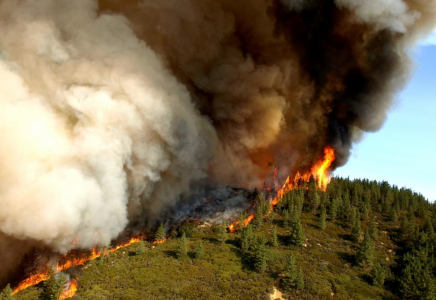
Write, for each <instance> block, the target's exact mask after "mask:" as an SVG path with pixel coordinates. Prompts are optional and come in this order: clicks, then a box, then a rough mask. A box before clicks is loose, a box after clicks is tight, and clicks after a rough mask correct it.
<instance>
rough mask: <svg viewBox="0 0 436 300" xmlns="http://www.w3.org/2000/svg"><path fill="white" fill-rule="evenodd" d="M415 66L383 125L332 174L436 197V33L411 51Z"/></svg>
mask: <svg viewBox="0 0 436 300" xmlns="http://www.w3.org/2000/svg"><path fill="white" fill-rule="evenodd" d="M412 57H413V58H414V61H415V68H414V72H413V74H412V78H411V80H410V81H409V83H408V85H407V86H406V88H405V89H404V90H403V91H402V92H401V93H400V94H399V95H398V96H397V103H396V105H395V107H394V108H393V109H392V110H391V111H390V113H389V115H388V120H387V121H386V123H385V124H384V126H383V128H382V129H381V130H380V131H378V132H376V133H370V134H367V135H366V136H365V138H364V139H363V140H362V141H361V142H360V143H359V144H357V145H355V146H354V148H353V150H352V156H351V158H350V160H349V162H348V163H347V164H346V165H345V166H344V167H342V168H339V169H337V170H336V171H335V173H334V175H339V176H342V177H348V176H349V177H350V178H369V179H371V180H373V179H375V180H378V181H380V180H387V181H388V182H389V183H391V184H395V185H397V186H399V187H402V186H405V187H408V188H411V189H412V190H414V191H416V192H419V193H422V194H423V195H424V196H425V197H427V198H428V200H430V201H436V101H435V98H436V31H435V32H434V33H433V34H432V35H431V36H430V37H429V38H428V39H427V40H426V41H425V42H423V43H421V45H419V46H418V47H417V48H416V49H414V52H413V54H412Z"/></svg>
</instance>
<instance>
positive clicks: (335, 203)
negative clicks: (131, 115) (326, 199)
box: [329, 197, 338, 221]
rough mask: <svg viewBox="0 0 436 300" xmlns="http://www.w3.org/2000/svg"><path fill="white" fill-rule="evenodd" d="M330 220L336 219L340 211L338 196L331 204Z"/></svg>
mask: <svg viewBox="0 0 436 300" xmlns="http://www.w3.org/2000/svg"><path fill="white" fill-rule="evenodd" d="M329 213H330V220H332V221H333V220H335V219H336V216H337V213H338V198H336V197H333V199H332V202H331V204H330V210H329Z"/></svg>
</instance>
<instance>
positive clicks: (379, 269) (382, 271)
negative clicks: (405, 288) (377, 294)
mask: <svg viewBox="0 0 436 300" xmlns="http://www.w3.org/2000/svg"><path fill="white" fill-rule="evenodd" d="M386 276H387V272H386V268H385V267H384V266H382V265H381V264H380V263H377V264H375V265H374V267H373V268H372V269H371V281H372V284H373V285H374V286H377V287H379V288H383V285H384V282H385V279H386Z"/></svg>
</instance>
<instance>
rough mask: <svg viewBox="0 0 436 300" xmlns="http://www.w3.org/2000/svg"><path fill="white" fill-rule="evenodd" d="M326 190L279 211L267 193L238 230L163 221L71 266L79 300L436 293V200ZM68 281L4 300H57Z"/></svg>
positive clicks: (399, 192) (333, 185) (383, 189)
mask: <svg viewBox="0 0 436 300" xmlns="http://www.w3.org/2000/svg"><path fill="white" fill-rule="evenodd" d="M316 186H317V184H316V182H315V181H314V180H313V179H311V180H310V181H309V182H308V183H304V182H302V183H300V188H298V189H294V190H292V191H290V192H288V193H286V194H285V195H284V197H283V199H282V201H281V202H279V203H278V204H277V206H275V207H274V209H273V210H272V211H271V207H270V204H269V202H267V201H266V200H265V198H266V199H268V198H269V196H270V195H268V194H267V195H262V194H259V195H258V197H257V199H256V203H255V206H256V216H255V218H254V219H253V221H252V222H251V223H250V224H249V225H248V226H245V227H244V226H236V232H234V233H230V232H229V230H228V223H229V222H230V223H231V222H234V221H235V220H223V224H221V225H220V226H211V225H209V224H202V223H200V222H195V221H194V220H192V221H190V222H186V223H185V224H183V225H182V226H181V227H179V228H177V229H176V228H175V229H171V230H167V231H168V232H167V231H166V230H165V229H164V228H163V227H162V226H159V229H158V230H157V232H156V237H155V238H153V239H152V238H149V239H147V240H146V241H144V242H140V243H137V244H133V245H131V246H129V247H128V248H124V249H121V250H119V251H116V252H114V253H111V254H108V255H106V256H102V257H101V258H99V259H97V260H94V261H90V262H88V263H87V264H86V265H85V266H83V267H76V268H74V269H71V270H70V271H69V273H70V274H71V276H72V277H78V278H79V279H80V281H79V285H78V290H77V293H76V294H75V296H74V297H73V298H72V299H90V300H91V299H92V300H94V299H125V300H127V299H271V298H270V294H271V293H272V291H273V289H274V287H276V288H277V289H279V290H280V291H281V292H282V293H283V297H284V298H286V299H436V290H435V277H434V274H435V271H436V262H435V245H436V243H435V241H436V236H435V232H434V227H435V226H436V223H435V221H436V219H435V217H434V216H435V209H436V207H435V205H433V204H431V203H429V202H427V201H426V199H425V198H424V197H423V196H422V195H420V194H417V193H414V192H412V191H411V190H409V189H404V188H403V189H399V188H398V187H396V186H392V185H390V184H389V183H387V182H376V181H368V180H355V181H350V180H348V179H342V178H333V179H332V180H331V182H330V184H329V186H328V188H327V190H326V191H325V192H323V191H320V190H319V189H317V188H316ZM245 218H246V215H241V218H240V219H241V221H240V222H239V224H243V222H242V221H243V220H244V219H245ZM226 222H227V223H226ZM156 228H158V226H156ZM166 238H168V239H167V240H166V242H164V243H158V244H156V245H153V242H154V241H155V240H158V241H162V242H163V241H165V239H166ZM53 278H54V277H53ZM63 280H65V278H64V277H62V276H60V277H57V278H54V280H49V281H47V282H46V283H41V284H40V285H38V286H35V287H30V288H28V289H26V290H24V291H22V292H19V293H18V294H16V295H14V296H12V298H10V297H9V296H8V295H7V294H9V293H10V290H6V289H5V291H4V292H3V295H2V297H3V298H1V297H0V299H19V300H24V299H56V293H58V294H59V286H60V287H62V283H63ZM59 281H60V283H59Z"/></svg>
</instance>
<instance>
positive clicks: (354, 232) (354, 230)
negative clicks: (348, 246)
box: [351, 208, 362, 242]
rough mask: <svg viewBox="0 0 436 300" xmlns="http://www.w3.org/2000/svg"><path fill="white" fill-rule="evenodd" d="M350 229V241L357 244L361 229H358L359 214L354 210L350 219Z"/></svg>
mask: <svg viewBox="0 0 436 300" xmlns="http://www.w3.org/2000/svg"><path fill="white" fill-rule="evenodd" d="M352 222H353V223H352V224H353V225H352V226H353V227H352V228H351V239H352V240H353V241H354V242H358V241H359V240H360V236H361V235H362V229H361V227H360V213H359V210H357V209H356V208H355V209H354V210H353V217H352Z"/></svg>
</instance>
